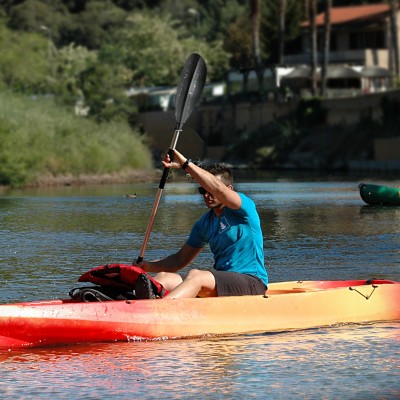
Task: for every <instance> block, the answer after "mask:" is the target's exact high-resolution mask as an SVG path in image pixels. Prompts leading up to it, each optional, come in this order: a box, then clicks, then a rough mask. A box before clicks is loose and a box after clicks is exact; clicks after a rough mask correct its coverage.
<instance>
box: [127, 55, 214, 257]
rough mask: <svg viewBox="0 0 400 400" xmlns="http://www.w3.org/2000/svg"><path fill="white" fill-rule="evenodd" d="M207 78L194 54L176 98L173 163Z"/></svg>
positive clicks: (162, 182)
mask: <svg viewBox="0 0 400 400" xmlns="http://www.w3.org/2000/svg"><path fill="white" fill-rule="evenodd" d="M206 76H207V68H206V63H205V62H204V60H203V58H202V57H201V56H199V55H198V54H196V53H192V54H191V55H190V56H189V57H188V59H187V60H186V62H185V66H184V67H183V70H182V72H181V76H180V81H179V85H178V88H177V91H176V96H175V120H176V127H175V132H174V136H173V138H172V141H171V145H170V146H169V150H168V154H169V156H170V158H171V161H172V159H173V156H174V150H175V148H176V144H177V142H178V138H179V133H180V132H181V131H182V128H183V125H184V124H185V122H186V121H187V119H188V118H189V116H190V114H191V113H192V112H193V110H194V108H195V106H196V104H197V102H198V100H199V98H200V96H201V93H202V92H203V88H204V84H205V82H206ZM168 173H169V168H164V170H163V174H162V176H161V180H160V184H159V185H158V191H157V196H156V198H155V201H154V205H153V209H152V212H151V216H150V220H149V224H148V225H147V230H146V234H145V237H144V241H143V244H142V248H141V250H140V254H139V257H138V259H137V260H136V264H139V263H140V262H141V261H143V257H144V253H145V251H146V247H147V242H148V240H149V237H150V232H151V228H152V226H153V222H154V218H155V216H156V213H157V209H158V205H159V203H160V199H161V195H162V192H163V190H164V186H165V183H166V181H167V178H168ZM133 264H135V261H134V262H133Z"/></svg>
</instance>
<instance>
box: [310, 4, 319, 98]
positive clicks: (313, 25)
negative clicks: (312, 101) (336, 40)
mask: <svg viewBox="0 0 400 400" xmlns="http://www.w3.org/2000/svg"><path fill="white" fill-rule="evenodd" d="M308 12H309V23H310V50H311V60H310V64H311V93H312V95H313V96H315V95H316V93H317V56H318V49H317V21H316V18H317V0H310V1H309V10H308Z"/></svg>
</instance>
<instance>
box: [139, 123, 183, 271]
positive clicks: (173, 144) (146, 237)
mask: <svg viewBox="0 0 400 400" xmlns="http://www.w3.org/2000/svg"><path fill="white" fill-rule="evenodd" d="M180 132H181V130H179V129H175V132H174V136H173V138H172V142H171V145H170V147H169V150H168V154H169V157H170V159H171V161H172V159H173V158H174V150H175V148H176V144H177V143H178V138H179V134H180ZM168 174H169V168H167V167H165V168H164V170H163V174H162V177H161V180H160V183H159V185H158V190H157V195H156V198H155V200H154V204H153V208H152V210H151V214H150V219H149V223H148V225H147V229H146V233H145V235H144V240H143V244H142V247H141V249H140V254H139V257H138V258H137V260H136V263H137V264H138V263H140V262H141V261H143V257H144V253H145V252H146V247H147V243H148V241H149V238H150V233H151V229H152V227H153V222H154V219H155V217H156V214H157V209H158V205H159V204H160V200H161V196H162V193H163V190H164V186H165V183H166V182H167V179H168Z"/></svg>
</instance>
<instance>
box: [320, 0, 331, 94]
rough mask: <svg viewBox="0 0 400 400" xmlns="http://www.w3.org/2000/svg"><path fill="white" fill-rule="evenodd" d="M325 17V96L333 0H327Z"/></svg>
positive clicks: (323, 60) (323, 80)
mask: <svg viewBox="0 0 400 400" xmlns="http://www.w3.org/2000/svg"><path fill="white" fill-rule="evenodd" d="M325 6H326V10H325V18H324V51H323V53H322V67H321V87H320V94H321V96H324V94H325V90H326V75H327V70H328V65H329V48H330V36H331V8H332V0H325Z"/></svg>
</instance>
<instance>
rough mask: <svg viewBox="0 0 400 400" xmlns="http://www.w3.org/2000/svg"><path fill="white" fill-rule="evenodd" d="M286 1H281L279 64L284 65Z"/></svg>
mask: <svg viewBox="0 0 400 400" xmlns="http://www.w3.org/2000/svg"><path fill="white" fill-rule="evenodd" d="M285 16H286V0H279V28H278V64H283V58H284V54H285Z"/></svg>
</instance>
